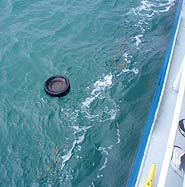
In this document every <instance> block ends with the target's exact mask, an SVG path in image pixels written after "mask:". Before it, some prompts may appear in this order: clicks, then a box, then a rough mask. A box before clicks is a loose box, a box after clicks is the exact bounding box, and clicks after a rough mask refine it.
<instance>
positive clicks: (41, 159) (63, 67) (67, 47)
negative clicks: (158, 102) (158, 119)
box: [0, 0, 177, 187]
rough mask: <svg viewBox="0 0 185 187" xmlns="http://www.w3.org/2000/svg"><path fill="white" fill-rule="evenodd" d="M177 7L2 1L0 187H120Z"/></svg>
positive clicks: (170, 1)
mask: <svg viewBox="0 0 185 187" xmlns="http://www.w3.org/2000/svg"><path fill="white" fill-rule="evenodd" d="M176 5H177V1H176V0H84V1H82V0H0V12H1V16H0V186H1V187H126V184H127V180H128V176H129V172H130V169H131V166H132V162H133V160H134V157H135V154H136V151H137V147H138V144H139V140H140V137H141V135H142V131H143V129H144V125H145V121H146V118H147V114H148V111H149V108H150V104H151V100H152V96H153V92H154V90H155V86H156V83H157V79H158V75H159V72H160V68H161V65H162V62H163V58H164V55H165V50H166V46H167V42H168V38H169V34H170V31H171V27H172V24H173V18H174V15H175V10H176ZM58 74H61V75H65V76H66V77H68V79H69V80H70V83H71V91H70V93H69V94H68V95H67V96H65V97H62V98H52V97H50V96H48V95H46V93H45V92H44V82H45V80H46V79H48V77H50V76H53V75H58Z"/></svg>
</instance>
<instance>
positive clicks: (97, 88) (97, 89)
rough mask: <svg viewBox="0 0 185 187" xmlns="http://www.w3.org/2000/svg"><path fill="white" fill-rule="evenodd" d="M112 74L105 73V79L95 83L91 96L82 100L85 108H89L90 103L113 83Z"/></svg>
mask: <svg viewBox="0 0 185 187" xmlns="http://www.w3.org/2000/svg"><path fill="white" fill-rule="evenodd" d="M112 77H113V76H112V74H111V73H110V74H108V75H105V76H104V78H103V79H100V80H98V81H96V82H95V83H94V84H93V90H92V91H91V94H90V97H88V98H86V99H85V101H83V102H82V107H83V108H89V106H90V104H91V103H92V102H93V101H94V100H95V99H96V98H98V97H99V96H100V94H101V92H102V91H104V90H105V89H106V88H107V87H110V86H111V85H112Z"/></svg>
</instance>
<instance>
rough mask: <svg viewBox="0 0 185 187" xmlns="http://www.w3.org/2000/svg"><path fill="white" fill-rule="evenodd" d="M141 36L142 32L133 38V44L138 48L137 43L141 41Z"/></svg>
mask: <svg viewBox="0 0 185 187" xmlns="http://www.w3.org/2000/svg"><path fill="white" fill-rule="evenodd" d="M142 37H143V35H142V34H139V35H137V36H135V40H136V43H135V45H136V47H137V49H139V44H140V43H141V38H142Z"/></svg>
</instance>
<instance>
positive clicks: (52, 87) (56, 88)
mask: <svg viewBox="0 0 185 187" xmlns="http://www.w3.org/2000/svg"><path fill="white" fill-rule="evenodd" d="M44 89H45V92H46V93H47V94H48V95H50V96H52V97H63V96H65V95H67V94H68V93H69V91H70V83H69V80H68V79H67V78H66V77H64V76H61V75H56V76H52V77H50V78H49V79H48V80H47V81H46V82H45V86H44Z"/></svg>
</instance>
